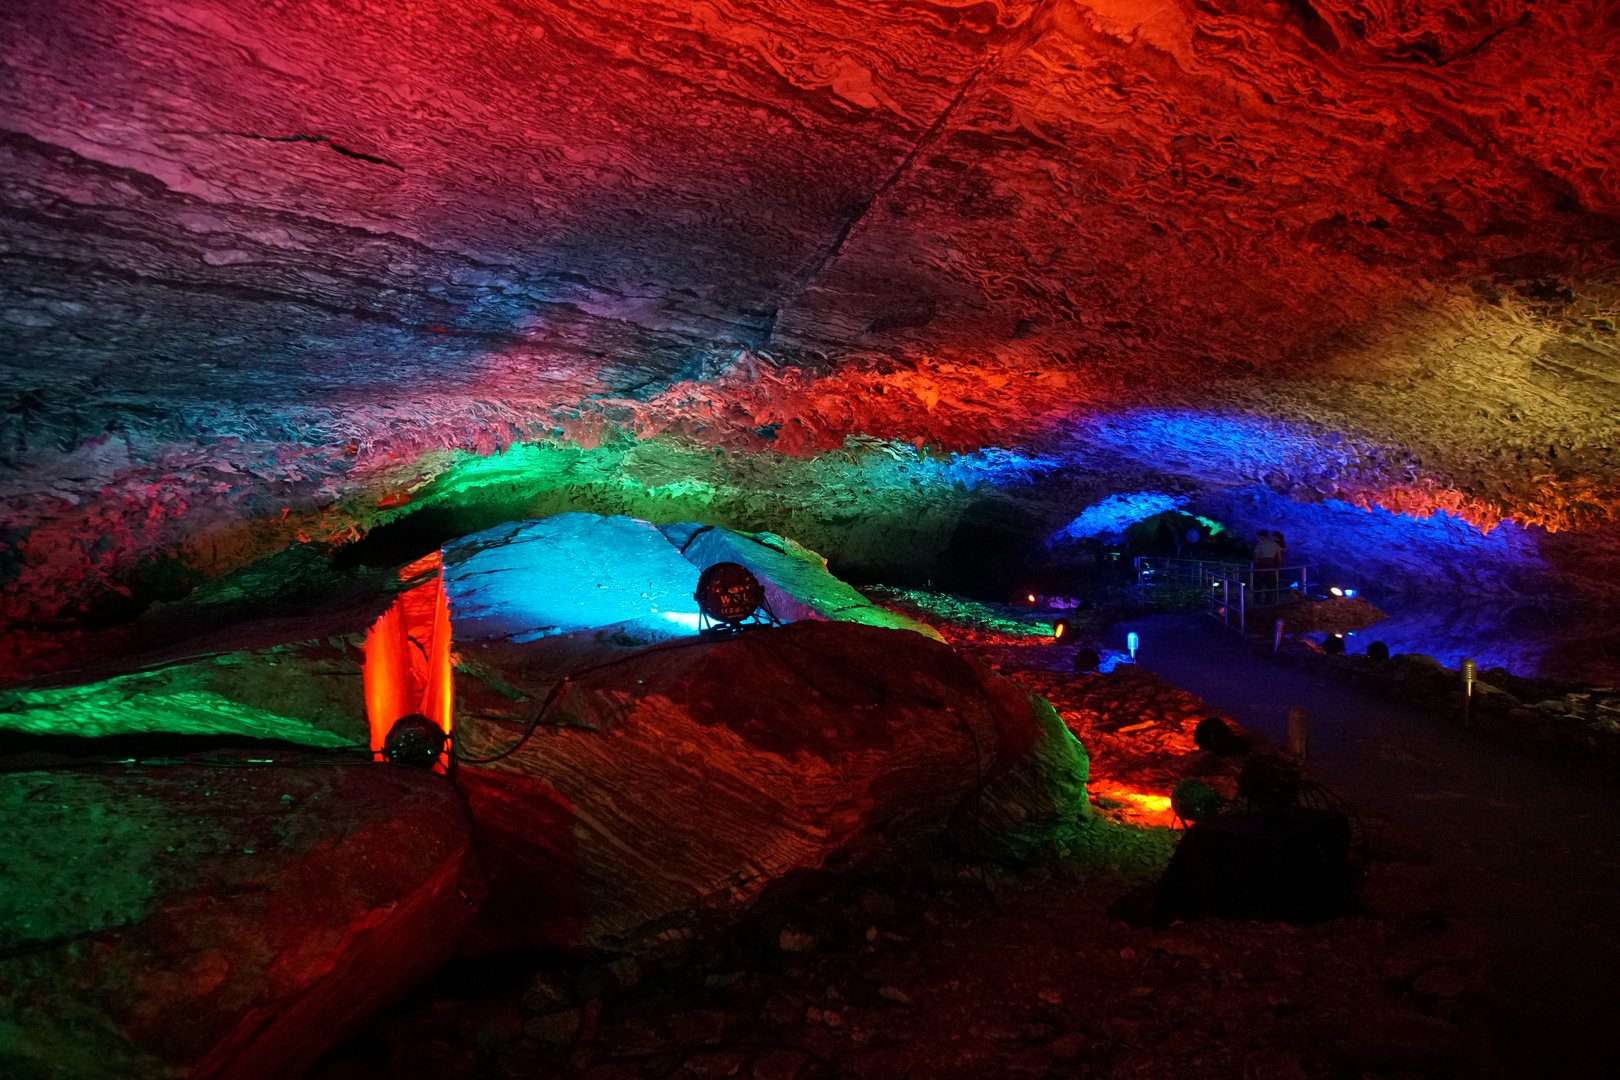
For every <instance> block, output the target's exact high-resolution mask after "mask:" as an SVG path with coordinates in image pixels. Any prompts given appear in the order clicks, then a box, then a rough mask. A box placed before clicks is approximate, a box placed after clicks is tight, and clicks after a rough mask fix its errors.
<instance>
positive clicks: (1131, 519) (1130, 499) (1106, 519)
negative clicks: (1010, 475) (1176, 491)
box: [1049, 491, 1213, 544]
mask: <svg viewBox="0 0 1620 1080" xmlns="http://www.w3.org/2000/svg"><path fill="white" fill-rule="evenodd" d="M1186 502H1187V496H1185V495H1169V494H1166V493H1165V492H1162V491H1138V492H1136V493H1134V494H1131V495H1110V496H1108V498H1106V499H1104V500H1102V501H1101V502H1098V503H1093V504H1092V505H1091V506H1088V507H1086V508H1085V509H1084V510H1082V511H1081V512H1080V516H1079V517H1077V518H1075V519H1074V520H1073V521H1071V522H1069V523H1068V524H1067V525H1065V526H1064V527H1063V528H1061V529H1059V530H1058V531H1057V532H1056V533H1053V534H1052V538H1051V540H1050V541H1049V543H1052V544H1061V543H1065V542H1069V541H1074V540H1085V539H1087V538H1088V537H1092V536H1104V535H1106V536H1117V535H1118V534H1120V533H1122V532H1124V531H1125V530H1126V529H1127V528H1129V527H1130V526H1132V525H1134V524H1136V523H1137V522H1138V521H1142V520H1144V519H1146V518H1150V517H1152V516H1153V515H1155V514H1162V513H1165V512H1166V511H1168V510H1176V509H1179V508H1180V507H1181V506H1182V505H1183V504H1184V503H1186ZM1211 524H1213V523H1211Z"/></svg>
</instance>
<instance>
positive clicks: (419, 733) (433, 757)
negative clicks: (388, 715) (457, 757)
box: [382, 713, 450, 769]
mask: <svg viewBox="0 0 1620 1080" xmlns="http://www.w3.org/2000/svg"><path fill="white" fill-rule="evenodd" d="M449 748H450V733H449V732H447V731H445V730H444V729H443V728H441V727H440V726H439V725H438V724H435V723H434V722H433V721H432V720H429V719H428V718H427V717H425V716H423V715H422V714H421V713H408V714H406V715H405V716H402V717H400V718H399V719H398V720H395V721H394V726H393V727H391V728H389V729H388V737H387V738H385V739H384V740H383V751H382V752H383V757H385V758H387V759H388V761H389V763H390V764H393V765H409V766H412V767H413V768H417V769H431V768H433V766H434V765H436V764H438V762H439V758H440V756H441V755H443V754H444V752H445V751H446V750H448V749H449Z"/></svg>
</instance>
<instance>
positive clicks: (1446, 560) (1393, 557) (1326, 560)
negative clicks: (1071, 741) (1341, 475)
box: [1189, 487, 1554, 603]
mask: <svg viewBox="0 0 1620 1080" xmlns="http://www.w3.org/2000/svg"><path fill="white" fill-rule="evenodd" d="M1189 510H1195V511H1197V512H1198V513H1201V514H1208V515H1209V516H1210V517H1215V518H1219V519H1220V520H1222V521H1224V522H1226V523H1227V526H1228V528H1230V529H1231V530H1232V531H1233V532H1235V533H1236V534H1237V535H1238V536H1240V537H1244V538H1245V539H1249V540H1251V541H1252V540H1253V538H1254V536H1255V534H1256V532H1258V530H1260V529H1273V530H1280V531H1281V532H1282V533H1283V534H1284V535H1285V536H1286V537H1287V539H1288V562H1289V563H1290V564H1291V565H1308V566H1310V567H1311V568H1312V579H1313V580H1314V581H1317V582H1320V583H1321V584H1323V585H1332V584H1338V585H1340V586H1341V587H1342V586H1343V583H1345V582H1354V583H1355V584H1354V587H1355V589H1356V590H1357V592H1358V593H1359V594H1360V595H1361V596H1364V597H1366V598H1368V599H1370V600H1372V601H1373V602H1374V603H1378V602H1379V601H1380V599H1381V598H1382V597H1384V596H1386V595H1389V594H1398V593H1413V594H1421V593H1435V594H1445V595H1450V596H1476V597H1478V596H1489V595H1508V596H1514V595H1517V594H1520V593H1529V592H1537V591H1551V588H1550V585H1549V582H1550V580H1551V578H1550V575H1552V574H1553V573H1554V571H1553V567H1552V566H1551V565H1550V564H1548V563H1547V562H1546V561H1545V560H1544V559H1542V557H1541V552H1540V549H1539V546H1538V544H1537V535H1538V534H1539V530H1532V529H1525V528H1521V527H1520V526H1518V525H1514V524H1512V523H1504V524H1501V525H1498V526H1497V527H1496V528H1494V529H1492V530H1491V531H1490V532H1489V533H1484V532H1481V531H1480V530H1479V529H1478V528H1477V527H1475V526H1474V525H1471V524H1469V523H1468V522H1466V521H1464V520H1462V519H1461V518H1456V517H1452V516H1451V515H1449V514H1447V513H1444V512H1440V513H1436V514H1434V515H1433V516H1431V517H1426V518H1415V517H1408V516H1406V515H1405V514H1397V513H1394V512H1392V511H1389V510H1384V509H1382V508H1376V507H1375V508H1373V509H1371V510H1363V509H1361V508H1360V507H1358V506H1352V505H1350V504H1349V503H1345V502H1340V501H1338V500H1337V499H1328V500H1326V501H1324V502H1319V503H1302V502H1296V501H1294V500H1293V499H1289V498H1287V497H1285V496H1282V495H1278V494H1277V493H1276V492H1274V491H1270V490H1269V489H1266V488H1260V487H1246V488H1237V489H1230V490H1226V491H1222V492H1219V493H1216V494H1212V495H1207V496H1203V497H1201V498H1198V499H1196V500H1194V501H1193V502H1192V503H1191V505H1190V506H1189Z"/></svg>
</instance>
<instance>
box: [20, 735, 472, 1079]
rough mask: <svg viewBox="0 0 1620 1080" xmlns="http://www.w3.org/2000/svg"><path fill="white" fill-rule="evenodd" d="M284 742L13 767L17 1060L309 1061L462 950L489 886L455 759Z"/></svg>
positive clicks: (35, 1072)
mask: <svg viewBox="0 0 1620 1080" xmlns="http://www.w3.org/2000/svg"><path fill="white" fill-rule="evenodd" d="M277 757H278V760H277V761H276V762H275V763H274V764H270V763H267V762H265V761H263V760H262V759H261V760H259V761H253V760H250V759H249V758H248V756H247V755H242V754H235V755H230V754H218V755H213V756H212V757H211V759H210V760H209V761H207V762H202V761H190V762H187V761H176V762H173V763H171V764H169V765H167V766H147V767H135V766H130V767H120V766H107V767H90V766H86V765H85V764H83V763H79V764H78V766H77V767H72V766H69V767H63V768H56V769H49V770H46V769H34V770H31V771H8V772H5V773H3V774H0V802H3V804H4V807H5V812H4V817H5V820H6V822H7V826H8V839H7V843H6V847H5V851H4V852H3V853H0V879H3V880H4V883H5V887H4V889H3V890H0V1072H4V1073H5V1075H7V1076H9V1077H18V1078H20V1080H24V1078H25V1080H36V1078H37V1080H57V1078H60V1080H68V1078H74V1080H80V1078H95V1077H106V1078H108V1080H112V1078H115V1077H116V1078H118V1080H136V1078H147V1077H150V1078H154V1080H155V1078H158V1077H163V1078H172V1077H177V1076H185V1077H242V1078H263V1080H272V1078H278V1077H285V1076H292V1075H297V1074H298V1073H299V1072H300V1071H302V1070H303V1069H305V1068H306V1067H307V1066H308V1065H309V1063H310V1062H312V1061H313V1060H315V1059H316V1058H317V1057H319V1056H320V1055H321V1054H322V1053H323V1052H324V1051H325V1050H326V1049H327V1048H329V1047H330V1046H332V1045H333V1044H334V1043H335V1042H338V1041H340V1040H342V1039H343V1038H345V1037H347V1036H348V1035H349V1034H350V1033H351V1032H353V1031H354V1030H356V1029H357V1028H358V1027H359V1026H361V1025H363V1024H365V1023H367V1022H368V1021H369V1020H370V1019H371V1018H372V1017H373V1016H374V1015H375V1014H376V1012H377V1011H378V1010H380V1009H383V1008H385V1007H387V1006H389V1005H390V1004H391V1003H393V1002H395V1001H397V1000H398V999H399V997H400V996H401V995H402V994H403V993H404V992H405V991H406V990H407V989H408V988H409V987H410V986H411V985H412V984H413V983H414V982H415V981H417V980H419V979H421V978H422V977H423V976H425V975H427V974H429V973H430V972H432V971H433V970H435V969H436V968H437V967H438V966H439V965H440V964H442V963H443V962H444V960H445V959H446V958H447V957H448V956H449V955H450V953H451V951H452V949H453V948H454V945H455V941H456V939H457V938H458V936H459V934H460V931H461V929H462V927H463V926H464V925H465V924H466V921H467V919H468V917H469V916H470V914H471V912H472V904H473V903H475V902H476V901H477V899H478V897H479V895H480V892H481V884H480V881H479V877H478V873H477V869H476V866H475V862H474V858H473V855H472V849H471V838H470V833H469V830H468V824H467V818H466V814H465V811H464V810H463V808H462V806H461V804H460V802H459V801H458V800H457V798H456V796H455V794H454V792H453V791H452V790H451V788H450V787H449V784H448V783H447V782H446V781H445V779H444V778H443V777H438V776H433V775H431V774H428V773H426V772H416V771H406V770H403V769H399V768H395V767H392V766H383V765H372V764H370V763H369V762H366V761H364V759H360V760H359V761H356V760H354V759H348V760H339V761H337V762H336V763H331V762H332V759H330V758H325V759H323V758H320V757H318V756H314V755H307V754H306V755H303V756H298V755H289V754H286V753H285V752H283V753H281V754H279V755H277ZM6 764H7V765H8V767H9V766H12V765H13V764H14V763H13V762H10V761H8V762H7V763H6Z"/></svg>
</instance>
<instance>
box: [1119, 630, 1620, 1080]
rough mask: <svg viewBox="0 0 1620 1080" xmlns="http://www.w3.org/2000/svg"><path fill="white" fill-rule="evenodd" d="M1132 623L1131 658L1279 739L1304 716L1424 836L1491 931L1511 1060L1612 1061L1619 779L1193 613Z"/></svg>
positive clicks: (1331, 758) (1339, 775) (1324, 749)
mask: <svg viewBox="0 0 1620 1080" xmlns="http://www.w3.org/2000/svg"><path fill="white" fill-rule="evenodd" d="M1130 630H1135V631H1136V632H1137V633H1138V634H1139V635H1140V636H1141V642H1142V645H1141V651H1140V655H1139V660H1140V663H1141V664H1143V665H1144V666H1146V667H1147V668H1149V669H1151V670H1153V671H1155V672H1157V673H1159V674H1160V675H1163V676H1164V677H1165V678H1167V679H1168V680H1170V681H1171V682H1173V683H1174V684H1175V685H1177V686H1179V687H1182V688H1184V689H1186V690H1189V691H1191V692H1193V693H1196V694H1198V695H1199V696H1201V697H1202V698H1203V699H1204V700H1205V701H1206V702H1208V703H1209V705H1210V706H1212V707H1213V708H1215V709H1218V710H1221V711H1223V712H1225V713H1227V714H1228V715H1230V716H1231V717H1233V718H1234V719H1236V720H1237V721H1239V722H1240V723H1241V724H1243V725H1244V726H1246V727H1247V728H1249V729H1250V730H1252V731H1255V732H1257V733H1259V734H1261V735H1264V736H1265V737H1267V738H1268V739H1270V740H1272V741H1274V742H1279V743H1286V740H1287V713H1288V710H1289V708H1291V707H1293V706H1304V707H1305V708H1306V709H1308V710H1309V712H1310V716H1311V740H1312V749H1311V755H1312V761H1311V764H1312V767H1313V770H1314V771H1315V772H1317V773H1318V774H1319V775H1321V776H1322V777H1323V778H1324V779H1326V780H1327V781H1328V782H1330V783H1331V784H1332V785H1333V786H1334V787H1335V788H1336V789H1337V790H1339V791H1341V792H1343V793H1344V794H1345V795H1347V796H1349V797H1350V798H1351V799H1352V800H1353V801H1354V802H1355V803H1356V804H1357V805H1358V806H1361V807H1364V808H1367V809H1370V810H1373V811H1375V812H1378V813H1380V814H1382V815H1385V816H1387V817H1388V818H1389V819H1390V820H1392V821H1394V822H1396V823H1398V824H1400V825H1402V826H1405V827H1406V828H1408V829H1409V830H1411V831H1412V832H1414V833H1415V834H1417V835H1419V836H1421V837H1422V838H1423V840H1424V841H1425V842H1426V847H1427V855H1428V857H1429V859H1430V862H1431V865H1432V866H1433V867H1434V868H1435V870H1436V871H1437V872H1438V876H1439V880H1440V884H1441V886H1442V888H1443V889H1444V890H1445V892H1446V895H1447V900H1448V908H1449V909H1451V910H1455V911H1457V912H1458V913H1460V914H1462V915H1463V916H1464V917H1466V918H1469V919H1471V920H1473V921H1475V922H1476V923H1477V924H1478V925H1480V926H1481V927H1482V928H1483V929H1485V930H1486V931H1487V932H1488V935H1489V940H1490V946H1489V949H1490V951H1489V954H1488V961H1489V967H1490V977H1491V982H1492V984H1493V987H1494V989H1495V991H1496V995H1497V998H1496V1007H1495V1009H1494V1019H1493V1032H1494V1035H1495V1039H1496V1042H1497V1046H1498V1050H1499V1052H1500V1054H1501V1057H1502V1059H1503V1064H1504V1067H1505V1068H1506V1070H1507V1072H1508V1075H1510V1076H1514V1077H1527V1078H1528V1077H1551V1076H1615V1075H1620V1032H1617V1030H1616V1028H1615V1027H1614V1025H1613V1016H1614V1013H1615V1010H1616V1008H1617V1007H1620V935H1617V931H1616V927H1615V922H1614V911H1615V897H1616V896H1620V787H1617V785H1616V784H1615V778H1614V777H1613V776H1612V774H1609V773H1606V772H1600V771H1598V770H1595V769H1594V770H1582V769H1580V768H1577V767H1576V766H1574V765H1570V764H1565V763H1561V762H1557V761H1550V760H1544V759H1541V758H1538V757H1534V756H1531V755H1529V754H1527V753H1525V752H1523V751H1520V750H1517V749H1514V748H1512V747H1509V746H1505V745H1502V744H1499V743H1496V742H1493V741H1492V740H1491V739H1490V738H1489V737H1487V736H1484V735H1481V734H1478V733H1473V732H1469V731H1467V730H1464V729H1461V728H1459V727H1456V726H1454V725H1452V724H1451V723H1450V722H1448V721H1446V720H1445V719H1442V718H1440V717H1437V716H1433V715H1429V714H1426V713H1423V712H1420V711H1418V710H1415V709H1412V708H1408V707H1405V706H1403V705H1401V704H1398V703H1393V702H1390V701H1387V700H1383V699H1381V698H1374V697H1371V696H1368V695H1366V694H1364V693H1361V692H1359V691H1357V690H1355V689H1352V688H1350V687H1348V686H1345V685H1344V684H1342V683H1338V682H1334V681H1331V680H1329V679H1328V678H1327V677H1326V676H1323V675H1315V674H1311V673H1309V672H1307V671H1303V670H1300V669H1296V668H1291V667H1284V666H1281V665H1276V664H1273V663H1271V662H1270V661H1268V660H1266V659H1264V658H1259V657H1256V656H1255V655H1253V654H1252V653H1251V652H1250V650H1249V648H1248V647H1247V646H1246V645H1245V644H1244V643H1243V642H1242V640H1241V639H1240V638H1238V637H1237V635H1235V634H1231V633H1229V632H1227V631H1223V630H1222V629H1220V628H1219V627H1216V626H1214V625H1213V624H1212V623H1209V622H1208V621H1207V619H1206V617H1204V616H1202V615H1157V616H1151V617H1148V618H1144V619H1139V620H1136V621H1134V622H1130V623H1123V624H1120V625H1118V626H1115V627H1114V628H1113V629H1112V631H1111V632H1110V633H1111V643H1112V644H1116V645H1118V644H1122V643H1123V641H1124V635H1125V634H1126V633H1127V632H1128V631H1130Z"/></svg>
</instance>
